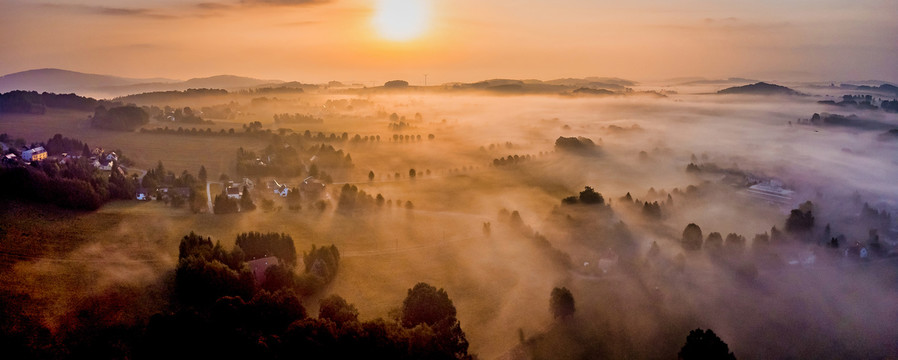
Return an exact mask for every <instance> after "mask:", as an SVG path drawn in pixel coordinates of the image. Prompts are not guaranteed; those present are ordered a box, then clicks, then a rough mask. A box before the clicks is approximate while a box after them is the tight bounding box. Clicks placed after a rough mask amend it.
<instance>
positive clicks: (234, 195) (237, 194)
mask: <svg viewBox="0 0 898 360" xmlns="http://www.w3.org/2000/svg"><path fill="white" fill-rule="evenodd" d="M227 192H228V199H235V200H240V198H241V197H243V191H242V190H240V186H239V185H238V186H231V187H229V188H228V190H227Z"/></svg>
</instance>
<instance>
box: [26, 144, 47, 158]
mask: <svg viewBox="0 0 898 360" xmlns="http://www.w3.org/2000/svg"><path fill="white" fill-rule="evenodd" d="M46 158H47V150H44V147H43V146H38V147H36V148H34V149H28V150H25V151H23V152H22V159H23V160H25V161H41V160H43V159H46Z"/></svg>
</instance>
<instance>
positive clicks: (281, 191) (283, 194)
mask: <svg viewBox="0 0 898 360" xmlns="http://www.w3.org/2000/svg"><path fill="white" fill-rule="evenodd" d="M274 193H275V194H278V195H280V196H281V197H287V194H289V193H290V188H289V187H287V185H284V184H281V187H279V188H277V189H274Z"/></svg>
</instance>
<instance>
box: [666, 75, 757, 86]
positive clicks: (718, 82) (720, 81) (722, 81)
mask: <svg viewBox="0 0 898 360" xmlns="http://www.w3.org/2000/svg"><path fill="white" fill-rule="evenodd" d="M679 80H686V81H679ZM672 81H673V82H674V83H676V84H677V85H726V84H740V83H741V84H744V83H753V82H757V80H751V79H745V78H735V77H731V78H727V79H672Z"/></svg>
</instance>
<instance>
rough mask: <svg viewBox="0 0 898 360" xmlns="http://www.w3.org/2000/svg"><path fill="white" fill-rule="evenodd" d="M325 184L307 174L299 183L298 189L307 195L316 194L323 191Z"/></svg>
mask: <svg viewBox="0 0 898 360" xmlns="http://www.w3.org/2000/svg"><path fill="white" fill-rule="evenodd" d="M324 188H325V185H324V183H323V182H321V181H319V180H318V179H316V178H315V177H313V176H309V177H307V178H305V179H304V180H303V181H302V184H300V185H299V190H300V191H302V192H303V193H304V194H307V195H309V196H317V195H320V194H321V193H322V192H324Z"/></svg>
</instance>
